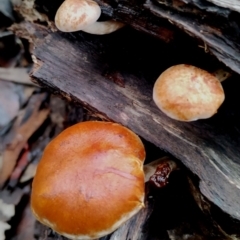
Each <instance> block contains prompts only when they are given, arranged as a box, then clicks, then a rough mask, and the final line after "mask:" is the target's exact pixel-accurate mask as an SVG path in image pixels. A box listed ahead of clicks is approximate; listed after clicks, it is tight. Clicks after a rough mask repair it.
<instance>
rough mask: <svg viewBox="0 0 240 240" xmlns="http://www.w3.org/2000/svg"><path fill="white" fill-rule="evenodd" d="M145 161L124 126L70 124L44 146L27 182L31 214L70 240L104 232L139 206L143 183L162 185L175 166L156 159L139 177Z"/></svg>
mask: <svg viewBox="0 0 240 240" xmlns="http://www.w3.org/2000/svg"><path fill="white" fill-rule="evenodd" d="M144 160H145V149H144V145H143V143H142V141H141V140H140V138H139V137H138V136H137V135H136V134H135V133H133V132H132V131H131V130H129V129H127V128H126V127H123V126H121V125H119V124H116V123H111V122H99V121H88V122H82V123H78V124H75V125H73V126H72V127H70V128H67V129H66V130H64V131H63V132H62V133H61V134H59V135H58V136H57V137H56V138H55V139H54V140H52V141H51V142H50V143H49V144H48V146H47V147H46V148H45V150H44V153H43V156H42V158H41V161H40V163H39V165H38V168H37V171H36V175H35V177H34V180H33V184H32V193H31V209H32V212H33V214H34V215H35V217H36V218H37V219H38V220H39V221H40V222H41V223H43V224H45V225H47V226H49V227H50V228H52V229H53V230H54V231H56V232H58V233H59V234H61V235H63V236H65V237H67V238H70V239H95V238H99V237H102V236H105V235H107V234H109V233H111V232H113V231H114V230H116V229H117V228H118V227H119V226H120V225H122V224H123V223H124V222H125V221H127V220H128V219H129V218H131V217H132V216H133V215H135V214H136V213H137V212H138V211H139V210H141V209H142V208H143V207H144V197H145V186H144V185H145V181H149V180H150V181H152V182H153V183H157V184H155V185H156V186H157V187H162V186H165V185H166V183H167V179H168V176H169V174H170V172H171V169H174V163H171V161H169V159H166V158H164V159H160V160H157V161H155V162H153V163H150V164H148V165H146V166H144V171H146V176H145V177H144V172H143V162H144ZM157 166H159V168H158V169H157ZM156 169H157V171H156ZM154 172H155V174H154ZM152 174H154V175H153V176H152ZM151 176H152V178H151Z"/></svg>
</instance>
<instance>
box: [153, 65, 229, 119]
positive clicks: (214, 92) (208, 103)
mask: <svg viewBox="0 0 240 240" xmlns="http://www.w3.org/2000/svg"><path fill="white" fill-rule="evenodd" d="M224 98H225V96H224V91H223V88H222V85H221V83H220V82H219V80H218V79H217V78H216V77H214V76H213V75H212V74H210V73H208V72H207V71H205V70H202V69H200V68H197V67H194V66H191V65H186V64H180V65H176V66H173V67H170V68H168V69H167V70H165V71H164V72H163V73H162V74H161V75H160V76H159V78H158V79H157V81H156V82H155V85H154V88H153V100H154V102H155V103H156V105H157V106H158V107H159V108H160V110H161V111H162V112H164V113H165V114H166V115H167V116H169V117H170V118H173V119H176V120H180V121H194V120H197V119H205V118H209V117H211V116H212V115H214V114H215V113H216V112H217V109H218V108H219V107H220V105H221V104H222V103H223V101H224Z"/></svg>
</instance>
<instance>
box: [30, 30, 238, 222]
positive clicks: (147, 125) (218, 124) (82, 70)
mask: <svg viewBox="0 0 240 240" xmlns="http://www.w3.org/2000/svg"><path fill="white" fill-rule="evenodd" d="M26 27H27V26H26ZM31 28H32V29H33V28H34V27H33V26H32V27H31ZM35 31H36V32H37V31H38V30H37V26H36V25H35ZM69 36H72V37H71V39H70V40H69V39H67V38H66V37H69ZM126 36H128V37H129V39H132V41H130V40H126V39H125V37H126ZM76 37H77V39H78V40H77V41H76ZM139 38H142V40H144V42H145V43H146V41H150V42H148V43H147V44H146V46H148V49H146V50H145V51H139V52H138V50H139V49H138V46H137V45H136V42H135V41H136V39H139ZM124 39H125V41H124ZM155 44H157V42H155V40H154V39H150V40H148V38H147V37H146V36H143V35H139V33H135V32H134V33H132V32H131V31H128V30H127V29H125V30H123V31H119V32H118V33H116V34H112V35H109V36H102V37H99V36H89V35H87V34H82V33H77V34H76V35H74V34H70V35H69V34H60V33H58V32H55V33H50V34H49V35H47V36H46V38H45V39H44V40H42V41H37V42H36V44H35V47H36V48H35V51H34V53H33V54H34V56H35V57H36V59H37V60H38V61H40V62H41V63H42V64H41V65H39V66H38V68H37V69H35V70H34V71H33V73H32V77H33V78H34V79H35V81H36V82H37V83H38V84H40V85H43V86H45V87H47V88H48V89H49V90H51V91H52V92H54V93H55V94H59V95H62V96H63V97H65V96H66V95H67V96H68V99H69V100H70V99H71V100H72V101H75V102H78V103H81V104H83V105H84V106H85V107H88V106H89V107H90V108H91V109H95V110H96V112H100V113H101V114H102V116H105V119H108V120H113V121H116V122H119V123H122V124H123V125H125V126H127V127H129V128H130V129H132V130H133V131H134V132H136V133H137V134H139V135H140V136H142V137H143V138H145V139H146V140H148V141H150V142H152V143H154V144H155V145H157V146H158V147H160V148H161V149H164V150H166V151H168V152H170V153H171V154H173V155H174V156H176V157H177V158H179V159H180V160H181V161H182V162H183V163H184V164H185V165H186V166H187V167H188V168H189V169H190V170H191V171H192V172H194V173H195V174H196V175H197V176H198V177H199V178H200V180H201V181H200V188H201V191H202V193H203V194H204V195H205V196H206V197H207V198H208V199H210V200H211V201H212V202H213V203H215V204H216V205H217V206H219V207H220V208H221V209H223V210H224V211H225V212H227V213H229V214H230V215H232V216H233V217H234V218H237V219H240V189H239V186H240V182H239V179H240V178H239V177H240V176H239V175H240V173H239V172H240V171H239V170H240V160H239V157H238V156H239V155H240V149H239V147H238V146H239V141H240V134H239V133H240V121H238V120H239V118H240V113H239V110H238V109H235V108H234V106H235V102H237V101H239V99H238V98H239V94H238V93H236V89H239V81H237V80H236V79H234V77H232V79H231V80H228V81H227V82H226V83H224V84H225V86H224V88H225V90H226V94H227V99H228V100H227V101H226V102H225V103H224V104H223V106H222V108H221V109H220V111H219V113H218V114H217V115H215V116H214V117H213V118H211V119H209V120H202V121H197V122H192V123H183V122H177V121H174V120H171V119H169V118H168V117H166V116H165V115H164V114H162V113H161V112H160V111H159V110H158V109H157V107H156V106H155V104H154V103H153V101H152V86H153V84H152V83H153V81H154V79H155V77H156V63H154V61H153V60H151V59H150V58H149V56H151V57H152V59H157V58H158V57H157V55H156V54H158V52H161V57H163V58H164V56H165V57H166V56H168V54H169V52H168V50H169V49H166V46H165V45H164V46H162V47H160V46H159V49H158V48H157V47H156V46H157V45H155ZM116 46H117V47H116ZM163 49H165V52H164V51H163ZM149 51H150V52H149ZM66 52H67V54H66ZM136 53H137V54H136ZM175 57H176V58H177V59H178V57H179V56H178V54H177V53H176V52H175ZM184 57H185V56H184ZM174 61H175V60H173V59H171V57H170V59H168V60H167V61H163V62H159V63H158V64H159V70H158V71H159V73H160V72H161V71H162V70H161V68H166V65H169V64H172V63H173V62H174ZM201 61H203V59H201ZM210 62H212V59H210ZM204 63H205V64H206V65H208V61H207V60H206V59H205V61H204ZM154 69H155V70H154ZM112 70H114V72H119V74H121V76H122V77H123V79H124V87H122V86H119V85H117V84H116V83H115V82H113V81H111V80H109V79H107V78H106V77H105V73H106V72H109V71H112ZM154 71H155V72H154ZM229 82H230V84H231V87H229V85H230V84H229V85H228V83H229ZM228 88H229V89H230V90H228ZM228 93H229V95H228Z"/></svg>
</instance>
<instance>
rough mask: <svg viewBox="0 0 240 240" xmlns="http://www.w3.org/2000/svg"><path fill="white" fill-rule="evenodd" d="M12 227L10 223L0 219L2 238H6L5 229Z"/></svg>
mask: <svg viewBox="0 0 240 240" xmlns="http://www.w3.org/2000/svg"><path fill="white" fill-rule="evenodd" d="M10 228H11V226H10V225H9V224H8V223H5V222H2V221H0V240H5V231H6V230H8V229H10Z"/></svg>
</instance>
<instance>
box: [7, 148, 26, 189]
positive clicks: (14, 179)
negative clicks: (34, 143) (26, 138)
mask: <svg viewBox="0 0 240 240" xmlns="http://www.w3.org/2000/svg"><path fill="white" fill-rule="evenodd" d="M28 157H29V148H28V144H26V146H25V147H24V152H23V153H22V154H21V157H20V159H19V160H18V162H17V165H16V167H15V168H14V170H13V172H12V174H11V177H10V180H9V183H8V185H9V186H11V187H12V188H14V187H15V186H16V185H17V183H18V181H19V179H20V176H21V175H22V173H23V171H24V170H25V168H26V167H27V165H28V163H29V161H28Z"/></svg>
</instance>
